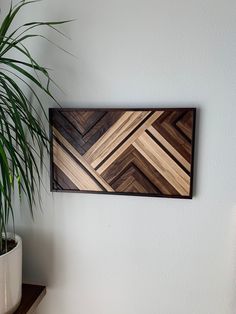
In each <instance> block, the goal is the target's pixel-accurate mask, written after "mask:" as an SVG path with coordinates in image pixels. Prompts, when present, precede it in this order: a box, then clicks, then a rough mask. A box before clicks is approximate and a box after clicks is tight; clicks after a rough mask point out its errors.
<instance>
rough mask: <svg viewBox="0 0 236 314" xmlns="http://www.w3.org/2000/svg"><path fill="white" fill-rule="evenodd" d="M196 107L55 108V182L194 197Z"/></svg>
mask: <svg viewBox="0 0 236 314" xmlns="http://www.w3.org/2000/svg"><path fill="white" fill-rule="evenodd" d="M195 111H196V110H195V109H194V108H183V109H181V108H177V109H158V110H157V109H156V110H153V109H134V110H125V109H108V110H107V109H106V110H105V109H90V110H89V109H51V110H50V123H51V138H52V143H51V145H52V149H51V152H52V154H51V166H52V167H51V169H52V178H51V179H52V180H51V188H52V190H53V191H85V192H86V191H91V192H98V193H118V194H131V195H132V194H133V195H147V196H148V195H151V196H166V197H183V198H191V196H192V195H191V193H192V174H193V144H194V126H195Z"/></svg>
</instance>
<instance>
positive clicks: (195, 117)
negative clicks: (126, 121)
mask: <svg viewBox="0 0 236 314" xmlns="http://www.w3.org/2000/svg"><path fill="white" fill-rule="evenodd" d="M65 110H66V111H84V110H86V111H94V110H98V111H104V110H106V111H119V110H124V111H160V110H165V111H169V110H170V111H172V110H175V111H182V110H191V111H192V112H193V128H192V132H193V133H192V150H191V155H192V158H191V170H190V192H189V195H187V196H183V195H157V194H154V193H148V194H147V193H131V192H105V191H89V190H84V191H78V190H72V189H71V190H56V189H54V188H53V173H54V169H53V148H52V146H53V145H52V144H53V132H52V114H53V111H65ZM197 110H198V109H197V108H196V107H178V108H163V107H160V108H156V107H152V108H124V107H121V108H101V107H100V108H86V107H79V108H49V142H50V192H56V193H82V194H106V195H126V196H127V195H128V196H144V197H158V198H175V199H192V198H193V197H194V195H193V175H194V155H195V137H196V119H197Z"/></svg>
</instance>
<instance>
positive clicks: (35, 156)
mask: <svg viewBox="0 0 236 314" xmlns="http://www.w3.org/2000/svg"><path fill="white" fill-rule="evenodd" d="M35 2H37V1H30V0H21V1H19V2H18V3H16V4H15V5H13V4H12V3H11V4H10V8H9V11H8V12H7V14H6V16H5V17H4V18H3V21H2V23H1V25H0V314H3V313H12V312H14V310H15V309H16V307H17V306H18V304H19V302H20V299H21V285H22V279H21V277H22V270H21V268H22V266H21V264H22V244H21V239H20V237H19V236H17V235H15V233H13V234H10V233H9V232H8V225H9V221H12V222H13V225H14V207H13V193H14V197H15V196H16V195H18V197H19V199H21V198H22V196H23V195H25V197H26V198H27V199H28V202H29V210H30V212H31V214H33V205H34V203H35V199H36V198H35V196H36V193H37V191H38V186H39V184H40V180H41V170H42V164H43V158H44V151H45V150H46V151H48V143H49V138H48V135H47V132H46V126H45V125H44V124H43V122H42V119H41V118H40V116H39V114H38V110H39V109H40V110H42V112H43V114H44V117H47V115H46V113H45V111H44V104H43V103H42V101H41V99H40V96H39V95H40V94H41V93H42V92H43V93H45V94H46V95H47V96H48V97H50V98H51V99H53V100H55V99H54V97H53V95H52V93H51V92H50V89H49V85H50V82H51V78H50V74H49V72H48V70H47V69H46V68H45V67H44V66H42V65H40V64H39V63H38V62H37V61H36V60H35V58H34V57H33V56H32V55H31V53H30V51H29V50H28V49H27V47H26V41H27V40H31V39H33V38H37V37H43V36H41V35H40V34H39V33H38V32H37V33H35V32H34V30H35V29H38V28H40V27H42V26H47V27H50V28H51V29H53V30H55V31H58V30H57V29H56V28H55V27H56V25H59V24H62V23H66V22H67V21H60V22H29V23H25V24H23V25H20V26H18V27H16V28H14V27H13V22H14V21H15V18H16V16H17V15H18V13H19V12H20V11H22V10H23V9H24V8H25V6H27V5H32V4H33V3H35ZM14 55H16V56H17V57H12V56H14ZM42 82H44V83H42ZM39 93H40V94H39ZM32 96H33V98H34V100H35V101H34V102H32ZM13 229H14V228H13Z"/></svg>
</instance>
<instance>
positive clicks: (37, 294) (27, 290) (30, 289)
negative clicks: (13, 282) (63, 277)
mask: <svg viewBox="0 0 236 314" xmlns="http://www.w3.org/2000/svg"><path fill="white" fill-rule="evenodd" d="M45 294H46V287H44V286H38V285H31V284H23V285H22V299H21V303H20V305H19V307H18V309H17V310H16V311H15V312H14V314H30V313H34V310H35V309H36V307H37V306H38V304H39V302H40V301H41V300H42V298H43V297H44V295H45Z"/></svg>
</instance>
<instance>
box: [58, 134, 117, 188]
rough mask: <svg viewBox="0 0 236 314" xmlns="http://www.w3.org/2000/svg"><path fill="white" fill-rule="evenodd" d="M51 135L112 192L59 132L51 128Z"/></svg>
mask: <svg viewBox="0 0 236 314" xmlns="http://www.w3.org/2000/svg"><path fill="white" fill-rule="evenodd" d="M53 135H54V136H55V137H56V138H57V139H58V140H59V141H60V142H61V143H62V144H63V145H64V146H65V147H66V148H67V149H68V151H69V152H70V153H71V154H72V155H73V156H74V157H75V158H76V159H77V160H78V161H79V162H80V163H81V164H82V165H83V166H84V167H85V168H86V169H87V170H88V172H89V173H90V174H91V175H92V176H93V177H94V178H95V179H96V180H97V181H98V182H99V183H100V184H101V185H102V186H103V187H104V188H105V189H106V190H107V191H109V192H114V190H113V189H112V187H111V186H110V185H109V184H108V183H107V182H106V181H105V180H104V179H103V178H102V177H100V176H99V175H98V174H97V172H96V171H95V170H94V169H93V168H92V167H91V166H90V165H89V164H88V163H87V162H86V160H85V159H84V158H83V157H82V156H81V155H80V153H79V152H78V151H77V150H76V149H75V148H74V147H73V146H72V145H71V144H70V143H69V142H68V141H67V140H66V139H65V138H64V137H63V136H62V135H61V133H60V132H59V131H58V130H57V129H56V128H53Z"/></svg>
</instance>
